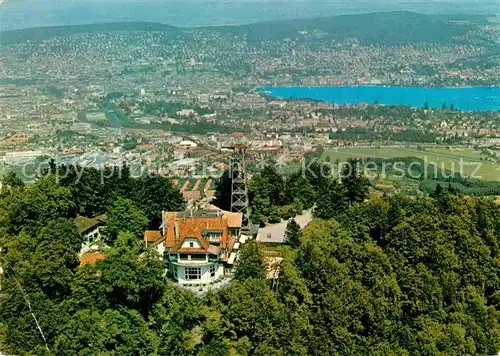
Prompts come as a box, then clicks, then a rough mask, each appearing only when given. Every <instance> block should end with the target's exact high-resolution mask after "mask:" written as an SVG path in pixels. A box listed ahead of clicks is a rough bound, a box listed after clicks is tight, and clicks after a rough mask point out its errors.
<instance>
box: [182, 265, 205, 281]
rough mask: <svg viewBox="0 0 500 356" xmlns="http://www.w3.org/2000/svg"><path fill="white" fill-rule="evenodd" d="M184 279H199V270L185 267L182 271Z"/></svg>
mask: <svg viewBox="0 0 500 356" xmlns="http://www.w3.org/2000/svg"><path fill="white" fill-rule="evenodd" d="M184 277H185V278H186V279H201V268H198V267H187V268H186V269H185V270H184Z"/></svg>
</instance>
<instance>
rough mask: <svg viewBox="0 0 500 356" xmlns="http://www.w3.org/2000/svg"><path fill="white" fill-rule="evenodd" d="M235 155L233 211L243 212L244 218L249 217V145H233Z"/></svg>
mask: <svg viewBox="0 0 500 356" xmlns="http://www.w3.org/2000/svg"><path fill="white" fill-rule="evenodd" d="M232 149H233V155H232V157H231V159H230V174H231V211H233V212H237V213H243V220H244V221H246V220H247V218H248V214H249V211H248V191H247V174H246V163H245V154H246V149H247V146H246V145H244V144H236V145H233V146H232Z"/></svg>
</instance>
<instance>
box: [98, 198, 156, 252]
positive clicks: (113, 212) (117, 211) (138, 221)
mask: <svg viewBox="0 0 500 356" xmlns="http://www.w3.org/2000/svg"><path fill="white" fill-rule="evenodd" d="M107 217H108V222H107V226H106V235H107V240H108V241H109V242H111V243H113V242H114V241H115V240H116V238H117V236H118V233H119V232H120V231H123V232H124V231H128V232H130V233H131V234H132V235H133V236H134V237H135V238H137V239H139V238H140V237H142V236H143V235H144V230H145V229H146V227H147V225H148V218H147V217H146V215H145V214H144V212H143V211H142V210H141V209H140V208H138V207H137V206H136V205H135V204H134V202H133V201H132V200H130V199H123V198H118V199H117V200H116V201H115V203H114V204H113V205H112V206H111V207H110V209H109V211H108V213H107Z"/></svg>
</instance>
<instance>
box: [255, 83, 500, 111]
mask: <svg viewBox="0 0 500 356" xmlns="http://www.w3.org/2000/svg"><path fill="white" fill-rule="evenodd" d="M259 92H260V93H262V94H267V95H269V96H271V97H275V98H282V99H312V100H320V101H325V102H328V103H335V104H360V103H363V102H365V103H368V104H373V103H379V104H384V105H408V106H412V107H419V108H423V107H424V104H425V102H427V103H428V105H429V107H430V108H434V109H440V108H442V106H443V104H446V107H448V108H449V107H450V106H451V105H453V107H454V108H455V109H458V110H463V111H500V87H482V88H419V87H396V86H341V87H267V88H260V89H259Z"/></svg>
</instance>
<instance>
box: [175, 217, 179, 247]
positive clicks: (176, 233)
mask: <svg viewBox="0 0 500 356" xmlns="http://www.w3.org/2000/svg"><path fill="white" fill-rule="evenodd" d="M174 229H175V241H176V242H177V241H179V220H177V217H176V218H175V225H174Z"/></svg>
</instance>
